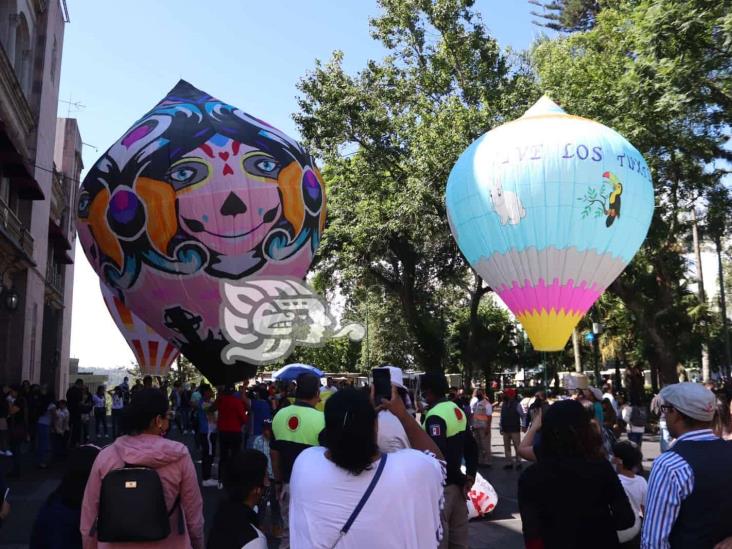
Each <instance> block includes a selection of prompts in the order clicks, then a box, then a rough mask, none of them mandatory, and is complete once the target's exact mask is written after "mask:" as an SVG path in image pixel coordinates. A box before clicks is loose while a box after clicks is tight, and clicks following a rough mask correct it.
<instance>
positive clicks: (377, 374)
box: [371, 368, 391, 404]
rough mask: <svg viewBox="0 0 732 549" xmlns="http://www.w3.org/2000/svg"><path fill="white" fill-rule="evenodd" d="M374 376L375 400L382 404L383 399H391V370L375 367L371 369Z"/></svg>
mask: <svg viewBox="0 0 732 549" xmlns="http://www.w3.org/2000/svg"><path fill="white" fill-rule="evenodd" d="M371 376H372V377H373V378H374V400H375V401H376V404H381V400H382V399H386V400H391V372H390V371H389V368H374V369H373V370H371Z"/></svg>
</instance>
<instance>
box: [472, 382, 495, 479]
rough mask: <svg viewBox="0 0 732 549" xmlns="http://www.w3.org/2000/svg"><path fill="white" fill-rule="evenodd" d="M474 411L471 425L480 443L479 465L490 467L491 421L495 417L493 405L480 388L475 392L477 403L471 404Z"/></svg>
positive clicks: (476, 439)
mask: <svg viewBox="0 0 732 549" xmlns="http://www.w3.org/2000/svg"><path fill="white" fill-rule="evenodd" d="M470 411H471V413H472V416H471V421H470V427H471V428H472V431H473V436H474V437H475V442H476V443H477V444H478V465H480V466H481V467H490V466H491V461H492V459H493V458H492V455H491V423H492V419H493V405H492V404H491V402H490V400H488V399H487V398H486V396H485V393H484V392H483V389H478V390H477V391H476V394H475V403H472V404H471V406H470Z"/></svg>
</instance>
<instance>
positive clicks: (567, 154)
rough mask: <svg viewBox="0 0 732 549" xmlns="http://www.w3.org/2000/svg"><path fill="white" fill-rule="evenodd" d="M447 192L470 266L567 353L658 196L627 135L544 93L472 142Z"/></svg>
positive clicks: (544, 342) (538, 343)
mask: <svg viewBox="0 0 732 549" xmlns="http://www.w3.org/2000/svg"><path fill="white" fill-rule="evenodd" d="M446 202H447V210H448V218H449V221H450V227H451V229H452V234H453V235H454V237H455V239H456V241H457V243H458V246H459V247H460V249H461V250H462V252H463V253H464V254H465V256H466V258H467V259H468V261H469V262H470V264H471V265H472V266H473V268H474V269H475V270H476V271H477V272H478V274H479V275H480V276H482V277H483V278H484V279H485V280H486V281H487V283H488V284H490V286H491V287H492V288H493V289H494V290H495V291H496V293H497V294H498V295H499V296H500V297H501V299H502V300H503V301H504V303H505V304H506V305H507V306H508V307H509V308H510V309H511V311H512V312H513V313H514V314H515V315H516V318H517V319H518V320H519V321H520V322H521V324H522V325H523V327H524V329H525V330H526V333H527V334H528V336H529V338H530V340H531V342H532V344H533V346H534V348H535V349H536V350H540V351H559V350H562V349H564V346H565V344H566V342H567V340H568V339H569V336H570V335H571V333H572V329H573V328H574V326H575V325H576V324H577V322H578V321H579V320H580V318H581V317H582V316H583V315H584V314H585V313H586V312H587V310H588V309H589V308H590V307H591V306H592V304H593V303H594V302H595V301H596V300H597V299H598V298H599V297H600V295H601V294H602V293H603V291H604V290H605V289H606V288H607V287H608V286H609V285H610V283H612V281H613V280H615V278H616V277H617V276H618V275H619V274H620V273H621V272H622V271H623V269H624V268H625V266H626V265H627V264H628V262H629V261H630V260H631V259H632V258H633V256H634V255H635V253H636V251H638V248H639V247H640V245H641V243H642V242H643V240H644V239H645V236H646V233H647V232H648V227H649V225H650V222H651V217H652V215H653V204H654V199H653V185H652V182H651V174H650V171H649V169H648V166H647V164H646V162H645V160H644V159H643V157H642V156H641V154H640V153H639V152H638V151H637V150H636V149H635V148H634V147H633V146H632V145H631V144H630V143H629V142H628V141H626V140H625V138H623V137H622V136H621V135H620V134H618V133H617V132H615V131H614V130H612V129H610V128H608V127H606V126H603V125H602V124H599V123H598V122H593V121H592V120H588V119H585V118H581V117H579V116H572V115H569V114H567V113H566V112H564V111H563V110H562V109H561V108H560V107H559V106H558V105H556V104H555V103H553V102H552V101H551V100H550V99H548V98H547V97H543V98H542V99H540V100H539V101H538V102H537V103H536V104H535V105H534V106H533V107H532V108H531V109H529V110H528V111H527V112H526V113H525V114H524V115H523V116H522V117H521V118H519V119H517V120H515V121H513V122H509V123H507V124H504V125H502V126H500V127H498V128H495V129H494V130H491V131H489V132H488V133H486V134H485V135H483V136H482V137H480V138H479V139H478V140H476V141H475V142H474V143H473V144H471V145H470V147H468V149H466V151H465V152H464V153H463V154H462V155H461V156H460V158H459V160H458V161H457V163H456V164H455V167H454V168H453V170H452V172H451V173H450V177H449V180H448V184H447V194H446Z"/></svg>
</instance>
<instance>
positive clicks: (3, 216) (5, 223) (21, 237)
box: [0, 199, 33, 258]
mask: <svg viewBox="0 0 732 549" xmlns="http://www.w3.org/2000/svg"><path fill="white" fill-rule="evenodd" d="M0 226H1V227H2V228H3V230H4V231H3V232H4V233H5V235H6V236H7V237H8V238H9V239H10V240H11V241H12V242H13V244H15V246H16V247H18V248H19V249H21V250H22V251H23V252H24V253H25V254H26V255H27V256H28V257H29V258H30V257H33V237H32V236H31V234H30V233H29V232H28V230H27V229H26V228H25V227H24V226H23V223H21V221H20V219H18V216H17V215H15V212H14V211H13V210H11V209H10V206H8V205H7V204H6V203H5V201H4V200H2V199H0Z"/></svg>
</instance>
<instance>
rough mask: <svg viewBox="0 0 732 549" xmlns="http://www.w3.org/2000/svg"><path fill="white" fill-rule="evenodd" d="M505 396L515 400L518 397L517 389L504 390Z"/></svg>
mask: <svg viewBox="0 0 732 549" xmlns="http://www.w3.org/2000/svg"><path fill="white" fill-rule="evenodd" d="M503 394H504V395H506V396H507V397H508V398H513V397H515V396H516V389H514V388H513V387H507V388H506V389H504V390H503Z"/></svg>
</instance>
